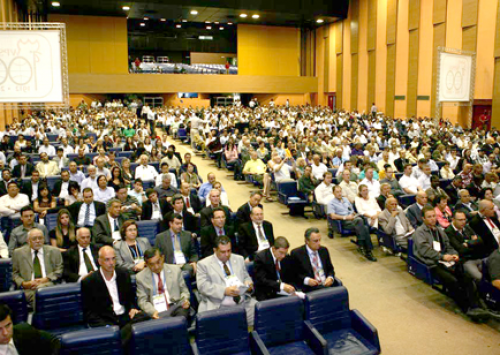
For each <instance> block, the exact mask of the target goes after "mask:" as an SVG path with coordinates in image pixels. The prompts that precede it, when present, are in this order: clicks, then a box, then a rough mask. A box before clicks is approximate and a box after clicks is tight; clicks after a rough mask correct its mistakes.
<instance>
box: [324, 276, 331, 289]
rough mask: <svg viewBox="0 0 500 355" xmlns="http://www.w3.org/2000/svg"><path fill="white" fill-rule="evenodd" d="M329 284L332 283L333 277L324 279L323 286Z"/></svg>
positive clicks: (328, 285)
mask: <svg viewBox="0 0 500 355" xmlns="http://www.w3.org/2000/svg"><path fill="white" fill-rule="evenodd" d="M331 285H333V277H329V278H327V279H326V281H325V287H330V286H331Z"/></svg>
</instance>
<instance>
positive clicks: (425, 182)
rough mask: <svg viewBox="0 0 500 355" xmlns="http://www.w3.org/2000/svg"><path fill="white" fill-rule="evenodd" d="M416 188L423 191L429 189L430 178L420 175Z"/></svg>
mask: <svg viewBox="0 0 500 355" xmlns="http://www.w3.org/2000/svg"><path fill="white" fill-rule="evenodd" d="M417 182H418V186H420V187H421V188H422V189H423V190H424V191H425V190H427V189H430V188H431V187H432V185H431V176H430V175H425V174H422V175H420V177H419V178H418V180H417Z"/></svg>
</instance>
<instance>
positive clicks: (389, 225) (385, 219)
mask: <svg viewBox="0 0 500 355" xmlns="http://www.w3.org/2000/svg"><path fill="white" fill-rule="evenodd" d="M378 225H379V227H380V228H382V230H383V231H384V233H385V234H388V235H390V236H392V237H393V238H394V240H395V241H396V244H397V245H398V246H400V247H401V248H403V249H404V250H407V249H408V238H410V237H411V235H412V234H413V233H414V232H415V229H414V228H413V227H412V225H411V223H410V221H409V220H408V218H407V217H406V214H405V213H404V211H403V210H402V209H400V208H399V206H398V200H397V199H396V198H394V197H389V198H388V199H387V200H386V201H385V209H384V210H383V211H382V213H381V214H379V215H378Z"/></svg>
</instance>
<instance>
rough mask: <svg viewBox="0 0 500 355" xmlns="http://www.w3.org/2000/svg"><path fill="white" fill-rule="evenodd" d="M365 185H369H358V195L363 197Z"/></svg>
mask: <svg viewBox="0 0 500 355" xmlns="http://www.w3.org/2000/svg"><path fill="white" fill-rule="evenodd" d="M364 187H366V188H368V186H366V185H365V184H359V185H358V196H359V197H361V190H363V188H364Z"/></svg>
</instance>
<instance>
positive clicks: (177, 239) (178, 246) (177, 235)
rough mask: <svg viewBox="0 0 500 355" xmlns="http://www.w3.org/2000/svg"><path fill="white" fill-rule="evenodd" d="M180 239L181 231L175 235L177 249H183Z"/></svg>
mask: <svg viewBox="0 0 500 355" xmlns="http://www.w3.org/2000/svg"><path fill="white" fill-rule="evenodd" d="M180 239H181V236H180V233H179V234H176V235H174V248H175V250H181V243H180Z"/></svg>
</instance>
